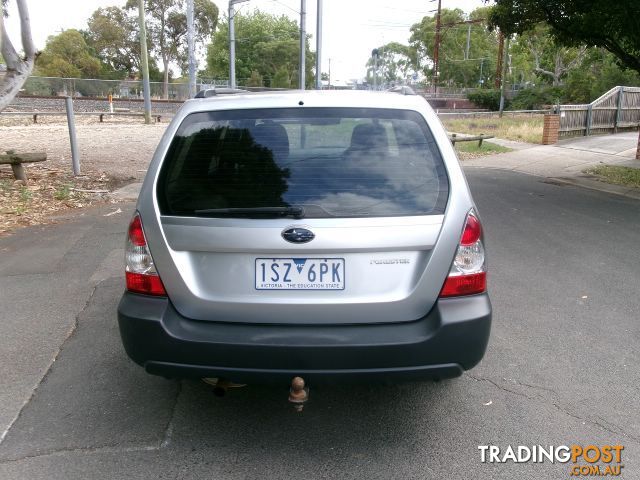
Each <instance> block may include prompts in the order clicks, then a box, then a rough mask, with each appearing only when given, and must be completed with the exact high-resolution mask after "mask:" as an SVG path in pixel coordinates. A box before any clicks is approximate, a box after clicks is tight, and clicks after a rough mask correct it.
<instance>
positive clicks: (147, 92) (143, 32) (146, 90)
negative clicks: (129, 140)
mask: <svg viewBox="0 0 640 480" xmlns="http://www.w3.org/2000/svg"><path fill="white" fill-rule="evenodd" d="M138 21H139V22H140V64H141V65H140V66H141V70H142V94H143V96H144V123H146V124H150V123H151V85H150V84H149V57H148V53H147V28H146V26H145V23H144V0H138Z"/></svg>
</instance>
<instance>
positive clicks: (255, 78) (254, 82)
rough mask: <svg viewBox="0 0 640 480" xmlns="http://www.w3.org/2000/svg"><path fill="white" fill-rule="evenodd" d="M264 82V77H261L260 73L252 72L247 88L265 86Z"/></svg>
mask: <svg viewBox="0 0 640 480" xmlns="http://www.w3.org/2000/svg"><path fill="white" fill-rule="evenodd" d="M263 82H264V80H263V78H262V75H260V73H259V72H256V71H255V70H254V71H253V72H251V76H250V77H249V80H248V81H247V87H262V86H264V83H263Z"/></svg>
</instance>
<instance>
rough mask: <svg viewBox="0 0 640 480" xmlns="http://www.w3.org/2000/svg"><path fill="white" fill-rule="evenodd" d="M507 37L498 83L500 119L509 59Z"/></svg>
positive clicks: (507, 37)
mask: <svg viewBox="0 0 640 480" xmlns="http://www.w3.org/2000/svg"><path fill="white" fill-rule="evenodd" d="M509 37H510V35H507V36H506V38H505V41H504V57H502V75H501V81H500V114H499V115H500V117H502V113H503V112H504V102H505V99H504V90H505V85H506V84H507V63H508V59H509Z"/></svg>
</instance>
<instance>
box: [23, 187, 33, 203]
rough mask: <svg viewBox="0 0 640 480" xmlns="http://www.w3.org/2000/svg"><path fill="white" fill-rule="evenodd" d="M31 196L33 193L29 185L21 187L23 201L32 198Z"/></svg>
mask: <svg viewBox="0 0 640 480" xmlns="http://www.w3.org/2000/svg"><path fill="white" fill-rule="evenodd" d="M31 197H33V194H32V193H31V191H30V190H29V189H28V188H27V187H25V186H22V187H20V200H21V201H22V202H23V203H24V202H28V201H29V200H31Z"/></svg>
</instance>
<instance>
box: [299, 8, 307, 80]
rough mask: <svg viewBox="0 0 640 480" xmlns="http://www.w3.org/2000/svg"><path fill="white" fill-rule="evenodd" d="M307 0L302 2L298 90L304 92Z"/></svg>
mask: <svg viewBox="0 0 640 480" xmlns="http://www.w3.org/2000/svg"><path fill="white" fill-rule="evenodd" d="M306 20H307V0H300V74H299V77H298V78H299V80H298V88H299V89H300V90H304V87H305V80H306V79H305V73H306V71H305V70H306V68H307V66H306V50H307V32H306Z"/></svg>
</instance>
